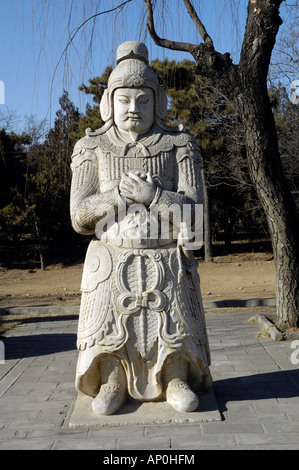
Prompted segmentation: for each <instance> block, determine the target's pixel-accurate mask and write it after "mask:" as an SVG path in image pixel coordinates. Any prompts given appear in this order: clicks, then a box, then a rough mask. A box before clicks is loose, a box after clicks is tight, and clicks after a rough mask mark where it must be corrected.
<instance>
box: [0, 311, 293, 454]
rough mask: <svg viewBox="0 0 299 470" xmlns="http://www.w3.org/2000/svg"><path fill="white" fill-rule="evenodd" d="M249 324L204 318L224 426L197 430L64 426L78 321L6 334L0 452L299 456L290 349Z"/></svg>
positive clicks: (72, 395)
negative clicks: (254, 452) (231, 452)
mask: <svg viewBox="0 0 299 470" xmlns="http://www.w3.org/2000/svg"><path fill="white" fill-rule="evenodd" d="M252 315H254V312H246V313H244V312H242V313H241V312H240V313H224V312H221V311H219V313H215V314H214V313H213V314H212V313H211V314H210V313H209V314H207V317H206V319H207V328H208V335H209V341H210V347H211V356H212V365H211V373H212V376H213V380H214V384H213V391H214V396H215V398H216V401H217V405H218V410H219V412H220V415H221V421H211V422H197V423H192V422H181V423H175V422H168V423H166V424H163V423H162V424H131V425H128V426H115V425H112V426H111V425H106V426H104V427H94V426H83V427H82V428H74V427H70V426H69V421H70V418H71V416H72V411H73V407H74V404H75V401H76V398H77V393H76V391H75V388H74V378H75V369H76V362H77V351H76V329H77V320H76V319H68V320H67V319H61V320H59V319H57V318H56V319H55V320H53V321H43V320H42V319H40V321H38V322H34V323H25V324H23V325H22V326H19V327H17V328H15V329H13V330H11V331H9V332H7V334H6V335H5V336H2V337H1V340H2V341H3V342H4V346H5V363H4V364H1V363H0V449H1V450H21V449H28V450H81V449H82V450H102V451H103V452H108V454H109V455H110V454H111V452H112V453H113V452H115V453H116V452H125V451H127V452H129V453H130V452H132V454H133V453H134V451H137V450H144V451H161V452H162V453H163V452H165V453H166V452H169V451H171V452H173V453H175V452H180V453H181V452H182V451H189V452H196V451H198V450H202V449H217V450H220V449H225V450H230V449H231V450H243V449H244V450H256V449H261V450H272V449H273V450H284V449H286V450H291V449H294V450H298V449H299V371H298V367H299V365H298V364H296V363H294V362H296V361H294V360H293V359H294V357H296V356H294V354H293V353H294V352H295V350H294V348H292V347H291V346H292V342H290V341H281V342H274V341H272V340H271V339H270V338H265V337H262V336H261V335H259V331H258V329H257V326H256V324H255V323H252V322H249V321H248V320H249V319H250V317H251V316H252ZM293 346H294V345H293ZM297 348H298V346H297ZM292 354H293V356H292ZM292 358H293V359H292ZM109 451H111V452H109ZM161 452H160V453H161Z"/></svg>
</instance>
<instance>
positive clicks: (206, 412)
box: [67, 388, 221, 428]
mask: <svg viewBox="0 0 299 470" xmlns="http://www.w3.org/2000/svg"><path fill="white" fill-rule="evenodd" d="M199 399H200V400H199V406H198V409H197V410H196V411H193V412H192V413H180V412H178V411H176V410H175V409H174V408H172V406H170V405H169V404H168V403H167V402H165V401H159V402H149V403H146V402H145V403H140V402H134V401H131V400H127V401H126V403H125V404H124V405H123V406H122V408H121V409H120V410H119V411H118V412H117V413H115V414H114V415H110V416H97V415H96V414H95V413H94V412H93V410H92V407H91V403H92V398H91V397H88V396H85V395H82V394H80V393H79V394H78V396H77V398H76V401H75V405H74V408H73V410H72V411H71V416H70V418H69V420H68V422H67V425H68V426H69V427H73V428H75V427H84V426H85V427H103V426H130V425H143V426H145V425H151V424H171V423H176V424H178V423H201V422H208V421H221V415H220V412H219V409H218V405H217V402H216V398H215V395H214V391H213V389H212V388H211V389H209V390H207V391H206V392H205V393H203V394H200V395H199Z"/></svg>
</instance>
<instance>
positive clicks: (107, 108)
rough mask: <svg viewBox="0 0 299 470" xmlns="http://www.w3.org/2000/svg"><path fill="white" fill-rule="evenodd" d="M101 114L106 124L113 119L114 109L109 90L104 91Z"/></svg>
mask: <svg viewBox="0 0 299 470" xmlns="http://www.w3.org/2000/svg"><path fill="white" fill-rule="evenodd" d="M100 113H101V116H102V119H103V121H104V122H107V121H108V120H109V119H110V118H111V115H112V109H111V103H110V102H109V94H108V90H107V89H106V90H105V91H104V93H103V96H102V99H101V102H100Z"/></svg>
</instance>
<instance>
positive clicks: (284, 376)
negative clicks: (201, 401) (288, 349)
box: [213, 369, 299, 413]
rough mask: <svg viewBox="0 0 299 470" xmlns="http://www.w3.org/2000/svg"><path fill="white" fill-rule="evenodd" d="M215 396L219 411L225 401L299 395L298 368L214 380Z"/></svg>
mask: <svg viewBox="0 0 299 470" xmlns="http://www.w3.org/2000/svg"><path fill="white" fill-rule="evenodd" d="M213 388H214V392H215V396H216V399H217V402H218V405H219V409H220V411H221V413H223V412H224V411H226V410H227V408H226V404H227V402H232V401H233V402H238V401H246V400H247V401H255V400H265V399H271V398H272V399H273V398H274V399H275V398H276V399H279V398H292V397H298V396H299V370H296V369H291V370H285V371H277V372H268V373H260V374H253V375H248V376H242V377H233V378H229V379H223V380H215V381H214V384H213Z"/></svg>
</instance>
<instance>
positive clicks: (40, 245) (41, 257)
mask: <svg viewBox="0 0 299 470" xmlns="http://www.w3.org/2000/svg"><path fill="white" fill-rule="evenodd" d="M34 223H35V230H36V235H37V239H38V251H39V259H40V268H41V270H42V271H43V270H44V268H45V267H44V257H43V245H42V237H41V234H40V229H39V226H38V223H37V221H36V220H35V221H34Z"/></svg>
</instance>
